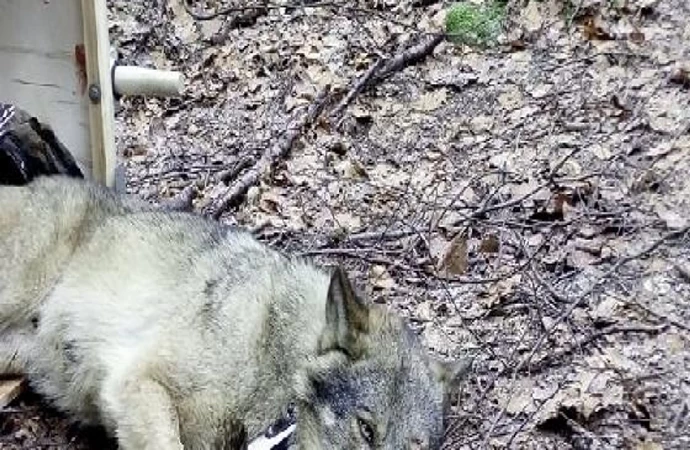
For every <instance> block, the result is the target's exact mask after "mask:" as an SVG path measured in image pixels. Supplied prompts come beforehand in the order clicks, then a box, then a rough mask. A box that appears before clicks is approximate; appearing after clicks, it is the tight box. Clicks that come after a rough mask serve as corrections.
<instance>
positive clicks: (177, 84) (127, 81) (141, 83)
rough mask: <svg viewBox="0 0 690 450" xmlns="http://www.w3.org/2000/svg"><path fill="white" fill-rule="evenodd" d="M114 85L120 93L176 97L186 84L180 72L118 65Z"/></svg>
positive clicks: (117, 92)
mask: <svg viewBox="0 0 690 450" xmlns="http://www.w3.org/2000/svg"><path fill="white" fill-rule="evenodd" d="M114 86H115V93H116V94H119V95H146V96H159V97H174V96H178V95H181V94H182V89H183V87H184V84H183V81H182V74H181V73H180V72H173V71H167V70H156V69H147V68H144V67H133V66H116V67H115V73H114Z"/></svg>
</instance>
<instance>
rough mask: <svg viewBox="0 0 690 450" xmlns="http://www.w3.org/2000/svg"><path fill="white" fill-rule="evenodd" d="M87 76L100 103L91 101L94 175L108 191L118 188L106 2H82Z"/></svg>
mask: <svg viewBox="0 0 690 450" xmlns="http://www.w3.org/2000/svg"><path fill="white" fill-rule="evenodd" d="M81 8H82V19H83V24H84V26H83V36H84V48H85V50H86V75H87V78H88V83H89V87H91V86H97V87H98V91H99V96H98V97H99V98H98V101H93V98H91V96H90V92H88V89H87V97H89V100H90V101H89V103H88V109H89V129H90V135H91V171H92V175H93V176H94V178H96V179H98V180H99V181H100V182H101V183H104V184H105V185H106V186H108V187H113V186H114V184H115V166H116V164H117V158H116V152H115V100H114V97H113V91H112V86H113V82H112V78H111V73H110V72H111V60H110V50H111V49H110V36H109V34H108V7H107V5H106V0H81Z"/></svg>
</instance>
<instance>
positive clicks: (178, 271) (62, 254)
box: [0, 173, 469, 450]
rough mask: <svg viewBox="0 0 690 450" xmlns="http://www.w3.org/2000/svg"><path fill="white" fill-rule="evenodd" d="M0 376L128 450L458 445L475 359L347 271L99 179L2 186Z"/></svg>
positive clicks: (61, 177) (426, 449) (410, 449)
mask: <svg viewBox="0 0 690 450" xmlns="http://www.w3.org/2000/svg"><path fill="white" fill-rule="evenodd" d="M0 206H1V207H0V373H3V372H4V373H6V374H25V375H26V377H27V379H28V381H29V383H30V385H31V386H32V388H33V389H34V390H35V391H36V392H37V393H39V394H40V395H42V396H44V398H46V399H47V400H48V401H50V402H52V404H53V405H55V407H57V409H59V410H61V411H63V412H65V413H66V414H68V415H69V416H70V417H73V418H74V419H75V420H78V421H80V422H82V423H85V424H93V425H99V426H103V427H104V428H105V430H106V431H107V432H108V433H109V434H110V435H111V436H113V437H115V438H116V440H117V442H118V445H119V447H120V448H122V449H124V450H140V449H146V450H148V449H151V450H152V449H160V450H179V449H187V450H197V449H198V450H202V449H203V450H206V449H219V450H220V449H227V450H239V449H242V448H245V447H246V445H247V441H248V440H249V439H251V438H252V437H254V436H257V435H259V434H260V433H261V431H262V430H263V429H264V428H265V427H266V426H267V425H268V424H269V423H271V422H272V421H273V420H275V419H276V418H277V417H279V416H280V415H281V414H282V412H283V411H284V408H285V407H286V405H294V409H295V417H296V419H295V421H296V425H295V431H294V440H293V447H292V448H296V449H305V450H346V449H347V450H350V449H352V450H357V449H386V450H393V449H396V450H400V449H407V450H434V449H438V448H440V446H441V444H442V441H443V434H444V429H445V426H446V422H447V417H448V411H449V405H450V400H451V398H452V396H453V393H455V392H456V391H457V389H458V387H459V385H460V383H461V381H462V379H463V378H464V376H465V374H466V373H467V371H468V367H469V364H468V360H465V359H461V360H458V361H443V360H441V359H439V358H437V357H435V356H433V355H431V354H430V353H429V352H428V351H427V349H426V348H425V347H424V346H423V344H422V342H421V340H420V339H419V338H418V336H417V335H416V334H415V333H414V332H413V331H412V330H411V328H410V327H409V325H408V323H407V322H406V320H404V319H403V318H402V316H401V315H399V314H397V313H395V312H394V311H392V310H389V309H387V308H386V307H384V306H383V305H378V304H374V303H371V302H369V301H367V300H366V299H364V298H363V297H362V296H361V294H360V293H358V292H357V291H356V289H355V288H354V285H353V283H352V282H351V280H350V279H349V277H348V275H347V274H346V272H345V270H344V269H343V268H342V267H340V266H333V267H326V266H319V265H317V264H315V263H313V262H312V261H309V260H307V259H304V258H300V257H296V256H292V255H287V254H283V253H282V252H280V251H278V250H277V249H273V248H270V247H269V246H267V245H265V244H263V243H261V242H260V241H258V240H256V239H255V238H254V237H253V236H252V235H251V234H250V233H248V232H246V231H243V230H241V229H237V228H230V227H225V226H223V225H221V224H220V223H218V222H216V221H213V220H211V219H208V218H206V217H204V216H201V215H197V214H194V213H190V212H176V211H167V210H162V209H160V208H158V207H154V206H153V205H150V204H147V203H146V202H144V201H143V200H139V199H138V198H136V197H134V196H128V195H125V194H118V193H115V192H113V191H111V190H110V189H108V188H106V187H103V186H100V185H97V184H94V183H93V182H91V181H89V180H86V179H83V178H81V177H75V176H70V175H68V174H67V175H66V174H61V173H56V174H52V175H49V174H40V175H38V176H36V177H32V179H31V180H30V181H28V182H27V183H25V184H22V185H4V186H0Z"/></svg>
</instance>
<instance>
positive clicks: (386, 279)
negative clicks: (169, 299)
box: [369, 265, 395, 290]
mask: <svg viewBox="0 0 690 450" xmlns="http://www.w3.org/2000/svg"><path fill="white" fill-rule="evenodd" d="M369 277H370V278H371V284H372V285H373V286H374V289H384V290H388V289H391V288H392V287H393V286H395V280H394V279H393V277H392V276H391V274H390V273H388V270H387V269H386V267H385V266H381V265H374V266H371V269H369Z"/></svg>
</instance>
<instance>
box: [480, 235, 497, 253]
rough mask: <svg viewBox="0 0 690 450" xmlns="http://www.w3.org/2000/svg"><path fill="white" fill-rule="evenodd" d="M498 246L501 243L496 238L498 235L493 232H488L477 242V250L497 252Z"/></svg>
mask: <svg viewBox="0 0 690 450" xmlns="http://www.w3.org/2000/svg"><path fill="white" fill-rule="evenodd" d="M500 246H501V243H500V241H499V240H498V237H497V236H496V235H494V234H490V235H488V236H486V237H485V238H484V239H482V242H481V243H480V244H479V252H480V253H498V250H499V248H500Z"/></svg>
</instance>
